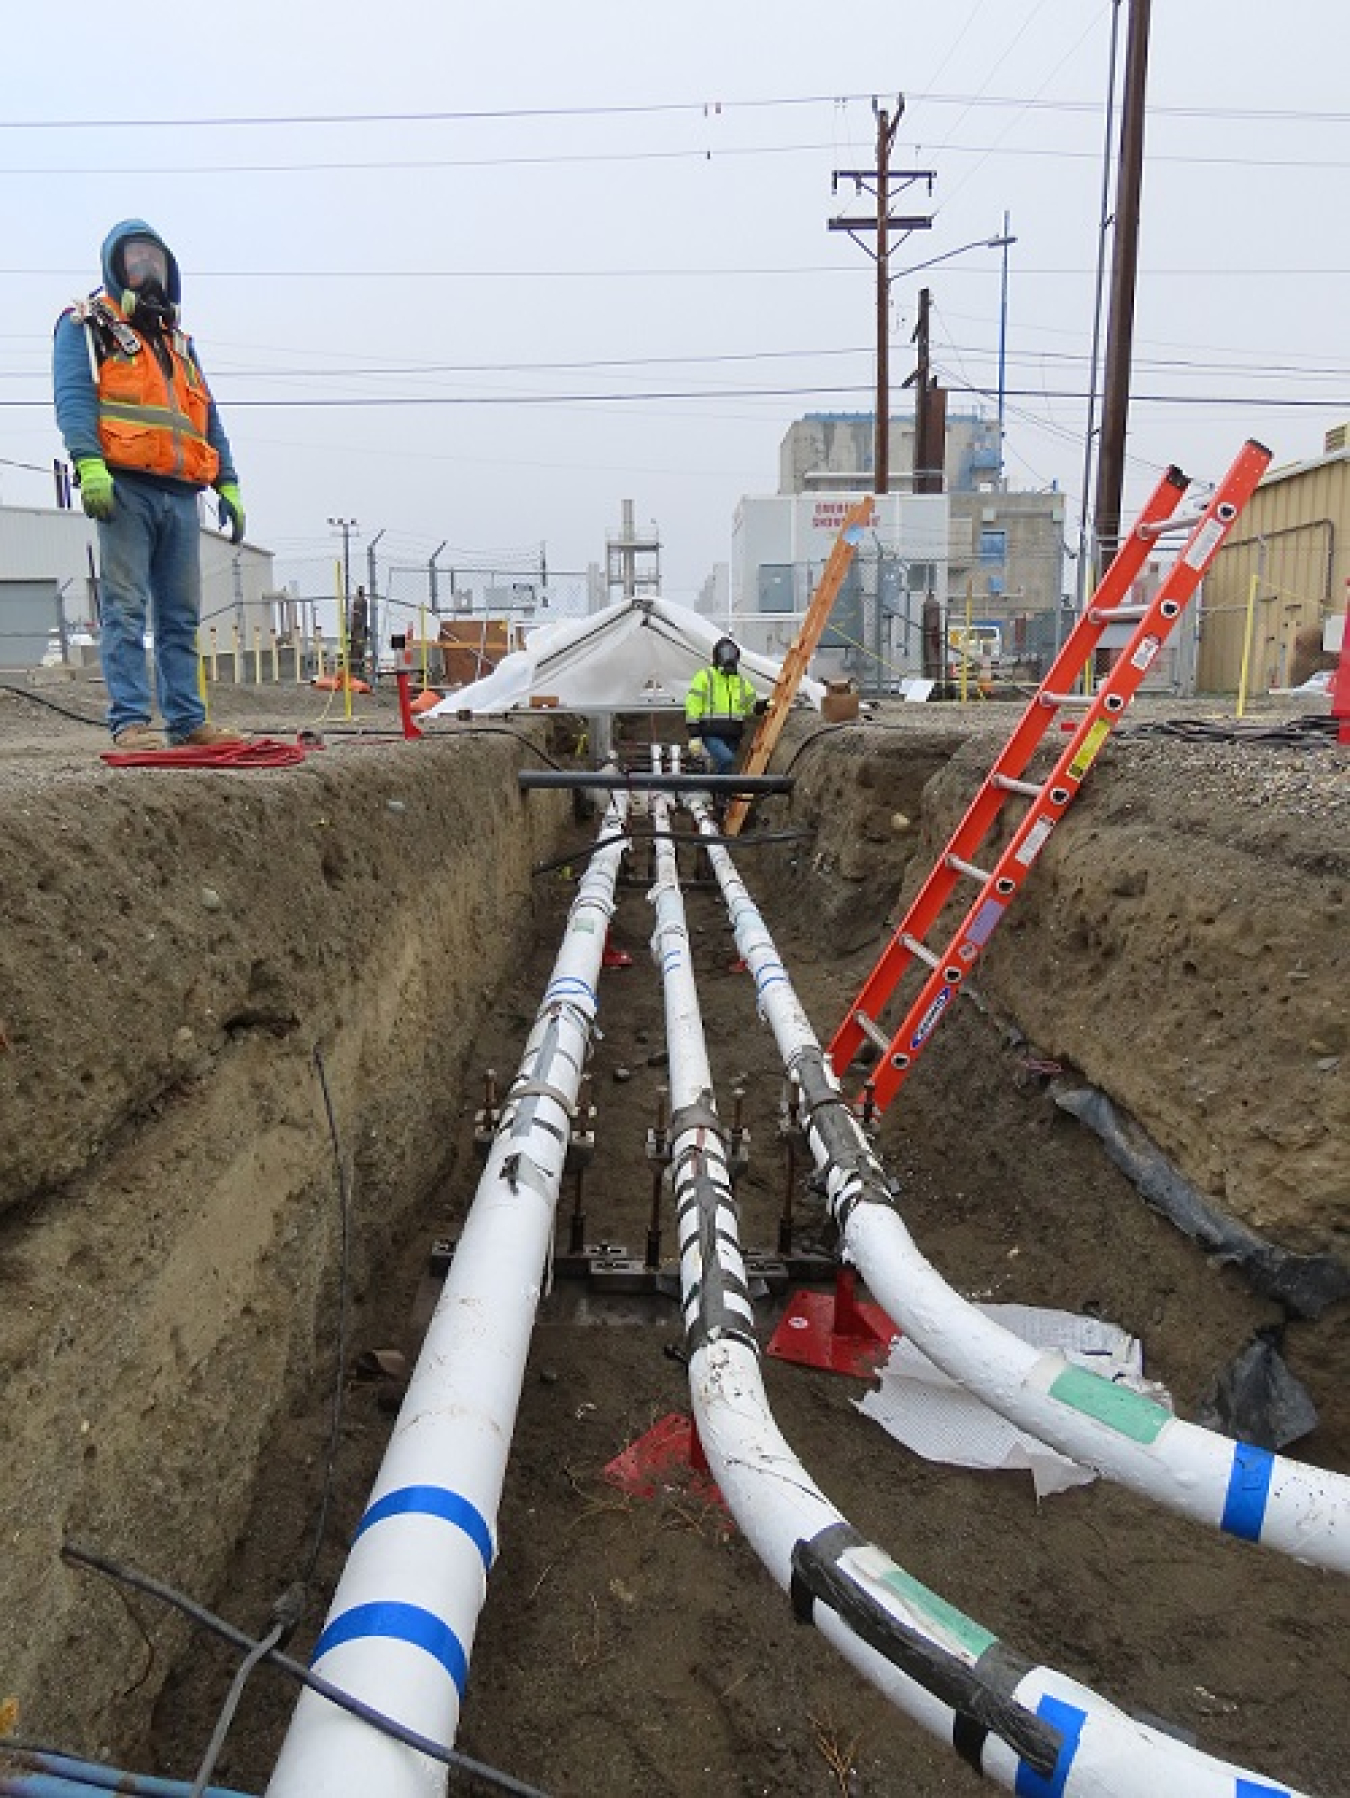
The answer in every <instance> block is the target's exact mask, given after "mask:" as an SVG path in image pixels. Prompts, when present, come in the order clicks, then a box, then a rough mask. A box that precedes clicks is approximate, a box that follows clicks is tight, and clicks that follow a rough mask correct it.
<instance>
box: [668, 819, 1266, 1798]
mask: <svg viewBox="0 0 1350 1798" xmlns="http://www.w3.org/2000/svg"><path fill="white" fill-rule="evenodd" d="M690 809H691V810H692V811H693V812H694V815H695V817H696V818H697V819H698V822H699V825H700V828H701V829H703V830H705V832H707V833H709V834H711V831H712V821H711V819H710V817H709V815H708V811H707V807H706V804H704V803H703V802H702V801H700V800H699V799H697V798H695V799H694V800H693V801H692V802H691V808H690ZM653 812H654V814H655V815H656V817H657V820H658V825H659V823H660V821H661V820H663V819H664V820H667V821H668V817H669V812H668V806H667V805H666V803H665V802H664V801H662V800H654V801H653ZM709 854H710V856H711V857H712V858H713V860H714V864H715V866H716V868H717V874H718V879H719V882H721V884H722V890H723V893H724V896H725V897H726V898H727V902H728V907H729V909H730V911H731V915H732V921H733V924H734V926H735V930H736V945H737V948H738V949H739V950H740V952H741V954H742V956H743V957H744V959H745V961H746V963H747V966H748V967H749V968H750V971H751V972H752V973H753V975H754V978H755V984H756V988H757V990H758V993H759V996H760V1003H761V1006H762V1008H763V1009H764V1010H765V1011H766V1012H767V1011H768V1010H769V1007H770V1005H772V1006H773V1008H774V1011H775V1012H776V1013H778V1014H779V1016H780V1019H781V1022H782V1023H783V1025H784V1026H786V1025H788V1024H789V1023H790V1022H791V1023H792V1026H793V1036H794V1040H796V1039H797V1038H798V1037H799V1036H800V1041H798V1044H797V1046H798V1048H799V1049H800V1048H803V1047H805V1045H806V1043H807V1042H809V1043H810V1044H811V1045H814V1047H815V1053H816V1054H817V1055H819V1053H820V1051H819V1045H818V1044H816V1042H815V1038H814V1036H813V1035H812V1034H811V1027H810V1024H809V1022H808V1021H807V1019H806V1017H805V1014H804V1013H802V1011H801V1008H800V1006H799V1004H798V1003H797V1000H796V997H795V995H794V993H793V991H792V987H791V984H790V982H789V981H788V977H787V972H786V970H785V968H784V967H783V965H782V962H781V961H780V960H779V958H778V956H777V953H776V951H775V950H774V948H773V943H772V939H771V938H770V937H769V933H768V930H767V929H766V927H765V925H764V922H763V919H762V918H761V917H760V915H759V913H758V911H757V910H756V908H755V906H754V904H753V901H752V900H751V899H750V896H749V894H748V893H747V892H746V890H745V888H744V885H743V883H742V882H741V881H740V879H739V877H738V876H737V875H736V872H735V869H734V867H733V866H732V863H731V858H730V856H729V855H728V854H727V852H726V851H725V850H723V849H719V848H716V847H713V846H711V845H710V846H709ZM657 855H658V879H657V885H656V888H655V889H654V897H655V902H656V905H657V920H658V921H657V932H656V936H655V938H654V939H653V951H654V953H655V955H656V957H657V960H658V963H659V965H660V968H661V974H662V980H663V982H664V984H665V995H666V1021H667V1036H668V1041H669V1048H670V1088H671V1104H672V1106H673V1108H674V1111H673V1115H672V1119H671V1154H672V1161H671V1166H672V1174H673V1179H674V1185H675V1200H676V1206H677V1212H678V1217H679V1227H680V1255H681V1260H680V1282H681V1290H682V1294H683V1299H684V1311H685V1329H686V1332H687V1336H688V1342H689V1348H690V1361H689V1383H690V1391H691V1395H692V1399H693V1406H694V1414H695V1417H696V1419H697V1422H698V1427H699V1432H700V1435H701V1438H702V1441H703V1445H704V1448H705V1450H706V1451H707V1456H708V1462H709V1466H710V1467H711V1469H712V1471H713V1473H714V1474H715V1476H716V1478H717V1481H718V1484H719V1485H720V1486H721V1488H722V1491H723V1494H724V1495H725V1497H726V1499H727V1502H728V1504H729V1505H730V1506H731V1510H732V1512H733V1514H734V1516H735V1518H736V1521H737V1523H739V1524H740V1526H741V1528H742V1529H743V1530H744V1532H745V1534H746V1536H747V1538H748V1539H749V1541H750V1542H751V1544H752V1546H753V1547H754V1548H755V1550H756V1552H757V1553H758V1554H759V1556H760V1558H761V1559H762V1560H763V1561H764V1563H765V1565H766V1567H767V1568H768V1569H769V1571H770V1572H771V1573H772V1574H773V1576H774V1577H775V1579H777V1580H778V1581H779V1583H780V1584H781V1585H783V1586H785V1587H786V1588H787V1589H788V1590H789V1591H790V1593H791V1596H792V1601H793V1608H794V1611H795V1612H796V1615H797V1616H798V1618H799V1620H801V1621H803V1622H807V1621H809V1622H812V1623H814V1624H815V1625H816V1627H817V1628H819V1629H820V1630H821V1632H822V1634H824V1635H826V1636H828V1637H829V1639H830V1640H831V1641H832V1642H833V1643H834V1645H835V1646H836V1647H837V1648H838V1649H839V1650H840V1652H841V1653H843V1654H844V1655H845V1657H846V1658H847V1659H848V1660H849V1661H850V1662H851V1663H852V1664H853V1665H854V1666H855V1667H857V1668H858V1669H859V1671H860V1672H862V1673H863V1674H864V1675H865V1676H866V1677H867V1678H868V1679H869V1680H871V1681H872V1683H873V1684H874V1685H876V1686H877V1687H878V1688H879V1689H880V1690H882V1691H883V1692H884V1693H885V1694H886V1695H887V1697H888V1698H890V1699H891V1701H892V1702H893V1703H895V1704H896V1705H898V1706H899V1707H900V1708H901V1709H903V1710H905V1711H906V1712H908V1713H909V1714H910V1715H911V1716H912V1717H914V1718H915V1719H916V1720H917V1721H918V1722H919V1723H921V1724H922V1725H923V1726H924V1727H925V1728H926V1729H928V1730H930V1731H931V1732H932V1733H933V1734H934V1735H936V1736H939V1737H941V1738H944V1739H946V1740H947V1741H949V1742H950V1743H951V1745H952V1746H953V1748H954V1749H955V1750H956V1752H957V1753H958V1754H960V1755H961V1756H962V1758H963V1759H965V1760H967V1761H969V1762H971V1764H972V1765H973V1766H974V1767H975V1768H976V1769H977V1770H978V1771H979V1772H980V1773H982V1774H983V1775H984V1776H985V1777H986V1778H989V1779H993V1780H996V1781H997V1782H998V1783H1000V1784H1001V1785H1003V1786H1005V1787H1007V1788H1009V1789H1010V1790H1012V1791H1014V1792H1017V1793H1019V1794H1042V1795H1044V1798H1050V1795H1054V1798H1060V1795H1061V1794H1062V1795H1063V1798H1159V1794H1161V1793H1167V1794H1168V1798H1298V1795H1297V1794H1296V1792H1295V1791H1294V1789H1293V1788H1292V1787H1289V1786H1284V1785H1271V1784H1269V1783H1267V1782H1265V1781H1263V1780H1261V1779H1258V1778H1256V1777H1255V1776H1254V1775H1252V1774H1251V1773H1248V1772H1246V1771H1244V1769H1242V1768H1240V1767H1238V1766H1235V1765H1233V1764H1232V1763H1230V1762H1226V1761H1220V1760H1216V1759H1215V1758H1213V1757H1212V1756H1211V1755H1207V1754H1204V1753H1202V1752H1201V1751H1200V1750H1199V1749H1195V1748H1191V1747H1189V1746H1187V1745H1186V1744H1184V1743H1182V1742H1179V1741H1177V1740H1176V1739H1175V1738H1174V1737H1172V1736H1170V1735H1166V1734H1164V1733H1163V1732H1162V1731H1161V1730H1157V1729H1154V1728H1151V1727H1150V1726H1149V1725H1147V1724H1144V1723H1140V1722H1137V1721H1136V1720H1135V1719H1134V1718H1132V1717H1129V1716H1127V1715H1126V1714H1125V1713H1124V1712H1123V1711H1120V1710H1118V1709H1117V1708H1116V1707H1115V1706H1114V1705H1113V1704H1111V1703H1109V1701H1107V1700H1106V1699H1104V1698H1101V1697H1099V1696H1098V1694H1096V1693H1095V1692H1093V1691H1091V1690H1090V1689H1089V1688H1088V1687H1086V1686H1083V1685H1080V1684H1079V1683H1078V1682H1077V1681H1076V1680H1072V1679H1070V1678H1068V1677H1067V1676H1066V1675H1064V1674H1062V1673H1058V1672H1056V1671H1055V1670H1054V1669H1053V1668H1050V1667H1044V1666H1035V1665H1033V1664H1031V1663H1030V1662H1028V1661H1026V1660H1024V1659H1023V1658H1022V1657H1021V1656H1020V1655H1019V1654H1017V1653H1016V1651H1015V1650H1013V1649H1011V1648H1009V1647H1007V1646H1006V1645H1005V1644H1003V1643H1002V1642H1000V1641H999V1639H998V1638H997V1637H996V1636H995V1635H994V1634H993V1633H992V1632H991V1631H989V1630H987V1629H985V1628H984V1627H983V1625H981V1624H979V1623H977V1622H976V1621H975V1620H974V1619H973V1618H970V1617H967V1616H965V1615H964V1614H963V1613H962V1612H960V1611H958V1610H957V1609H956V1608H955V1607H954V1606H952V1605H949V1604H947V1603H946V1602H945V1600H943V1599H942V1598H940V1597H938V1596H937V1595H936V1594H935V1593H933V1592H930V1591H928V1590H927V1588H926V1587H924V1586H923V1585H921V1584H920V1583H919V1581H917V1580H916V1579H914V1578H913V1577H912V1576H911V1575H910V1574H908V1573H906V1572H905V1570H904V1569H903V1568H902V1567H900V1566H899V1565H897V1563H896V1562H895V1561H893V1560H892V1559H891V1557H890V1556H889V1555H887V1554H886V1553H885V1552H884V1551H883V1550H882V1549H880V1548H877V1547H874V1546H873V1545H872V1544H870V1543H867V1542H865V1541H864V1540H863V1539H862V1538H861V1537H860V1536H859V1535H858V1534H857V1533H856V1532H855V1531H854V1530H853V1529H852V1528H851V1527H850V1526H849V1525H848V1523H847V1521H846V1520H845V1519H844V1518H843V1517H842V1515H841V1514H840V1513H839V1512H838V1511H837V1510H836V1509H835V1507H834V1506H833V1505H831V1504H830V1502H829V1500H828V1499H827V1498H826V1497H825V1496H824V1494H823V1493H822V1492H821V1491H820V1490H819V1488H818V1487H817V1486H816V1485H815V1482H814V1481H813V1480H812V1479H811V1478H810V1476H809V1475H808V1474H807V1472H806V1470H805V1469H804V1468H803V1467H802V1466H801V1464H800V1463H799V1462H798V1461H797V1459H796V1457H795V1456H794V1455H793V1454H792V1451H791V1449H790V1448H789V1447H788V1445H787V1443H786V1442H785V1441H784V1439H783V1437H782V1436H781V1435H780V1433H779V1431H778V1429H777V1426H776V1425H775V1424H774V1422H773V1418H772V1416H771V1414H770V1412H769V1408H768V1403H767V1400H766V1398H765V1394H764V1388H763V1384H762V1382H761V1379H760V1374H759V1368H758V1349H757V1345H756V1342H755V1338H754V1336H753V1334H752V1332H751V1330H750V1328H749V1325H748V1322H747V1319H748V1317H749V1312H750V1307H749V1300H748V1297H746V1296H742V1295H743V1289H744V1278H745V1276H744V1267H743V1265H742V1263H741V1260H740V1252H739V1248H738V1247H736V1246H735V1245H736V1241H737V1237H736V1207H735V1201H734V1199H733V1197H732V1194H731V1190H730V1182H729V1180H728V1178H727V1174H726V1156H725V1152H724V1150H723V1149H722V1147H721V1143H720V1138H719V1136H718V1132H717V1124H716V1113H715V1110H714V1108H713V1103H712V1083H711V1076H710V1074H709V1072H708V1064H707V1054H706V1049H705V1047H704V1044H703V1038H702V1028H701V1024H700V1023H699V1018H698V999H697V993H696V991H695V987H694V976H693V970H692V965H691V960H690V954H689V939H688V934H687V931H686V929H685V926H684V914H683V904H682V902H681V899H680V894H679V886H678V876H677V874H676V872H675V858H674V853H673V850H672V849H671V848H670V847H669V845H662V844H661V843H660V840H659V838H658V850H657ZM781 1046H782V1045H781V1040H780V1047H781ZM811 1102H812V1101H811V1098H810V1096H809V1095H808V1096H807V1098H806V1100H805V1103H806V1104H807V1105H808V1107H809V1105H810V1104H811ZM820 1102H821V1101H818V1103H820ZM849 1116H850V1117H851V1113H850V1114H849ZM808 1130H809V1131H811V1132H813V1133H814V1135H813V1147H814V1146H815V1139H816V1138H818V1137H819V1134H820V1132H819V1120H818V1118H816V1117H811V1116H808ZM830 1148H831V1152H832V1154H837V1155H838V1156H839V1157H840V1158H841V1163H842V1164H846V1165H847V1166H848V1167H849V1168H851V1169H852V1170H853V1171H854V1172H857V1171H858V1169H859V1168H860V1167H862V1166H863V1165H866V1166H867V1167H868V1168H869V1169H875V1170H876V1175H877V1178H878V1179H880V1178H881V1174H880V1169H879V1167H878V1166H877V1164H876V1162H875V1161H874V1159H873V1157H872V1155H871V1151H870V1149H869V1147H868V1146H867V1143H866V1140H865V1138H862V1137H861V1134H859V1136H858V1138H857V1140H856V1141H855V1143H854V1145H853V1148H852V1150H851V1151H848V1150H846V1149H845V1147H844V1144H843V1143H842V1142H837V1143H832V1144H831V1145H830ZM818 1159H819V1160H820V1161H821V1164H822V1165H823V1166H825V1167H827V1168H830V1169H832V1168H833V1167H834V1165H835V1164H834V1162H833V1161H832V1160H830V1159H829V1158H828V1157H825V1156H823V1154H818ZM846 1209H847V1208H846ZM869 1280H870V1275H869ZM953 1296H954V1295H953ZM1036 1727H1039V1729H1041V1730H1048V1731H1049V1732H1050V1735H1051V1738H1052V1741H1053V1750H1054V1751H1053V1762H1052V1765H1051V1767H1050V1768H1049V1769H1047V1768H1046V1767H1045V1766H1044V1765H1043V1764H1042V1765H1038V1764H1037V1759H1036V1757H1037V1756H1038V1755H1039V1754H1040V1752H1041V1750H1042V1747H1043V1743H1044V1737H1043V1736H1041V1735H1037V1734H1036V1733H1034V1731H1035V1728H1036Z"/></svg>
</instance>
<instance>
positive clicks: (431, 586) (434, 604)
mask: <svg viewBox="0 0 1350 1798" xmlns="http://www.w3.org/2000/svg"><path fill="white" fill-rule="evenodd" d="M449 541H450V539H449V538H448V537H447V538H446V539H445V543H438V544H437V545H436V548H435V551H434V552H433V554H432V557H431V560H430V561H429V562H428V563H427V589H428V594H429V597H430V599H431V616H432V617H433V618H439V617H440V615H441V608H440V605H439V603H438V595H437V590H436V557H437V556H439V555H440V553H441V551H442V550H443V549H444V548H445V544H446V543H448V542H449ZM454 590H455V577H454V575H453V574H452V575H451V576H450V591H451V592H452V593H453V592H454Z"/></svg>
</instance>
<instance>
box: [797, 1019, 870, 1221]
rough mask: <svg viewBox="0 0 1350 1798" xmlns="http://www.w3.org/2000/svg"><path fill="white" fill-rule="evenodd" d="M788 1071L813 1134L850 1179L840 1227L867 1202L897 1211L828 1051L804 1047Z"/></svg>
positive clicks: (840, 1201) (836, 1207)
mask: <svg viewBox="0 0 1350 1798" xmlns="http://www.w3.org/2000/svg"><path fill="white" fill-rule="evenodd" d="M788 1073H789V1074H790V1075H791V1076H792V1078H794V1079H795V1080H796V1082H797V1085H798V1086H799V1088H800V1089H801V1095H802V1109H803V1111H804V1112H805V1113H806V1127H807V1130H808V1132H810V1131H814V1132H815V1134H816V1135H817V1136H818V1137H819V1138H820V1143H821V1147H822V1148H823V1149H824V1151H825V1154H826V1157H827V1159H828V1161H829V1162H830V1164H831V1165H832V1166H834V1167H837V1168H839V1169H840V1170H841V1171H842V1172H843V1173H845V1174H847V1175H849V1176H850V1177H851V1178H850V1182H849V1189H848V1190H846V1191H845V1193H844V1194H843V1195H842V1196H840V1197H839V1198H837V1199H836V1200H835V1201H834V1204H833V1211H834V1218H835V1222H836V1223H837V1224H838V1226H839V1228H840V1229H841V1230H843V1229H844V1228H845V1227H846V1225H847V1224H848V1220H849V1218H850V1217H851V1216H852V1214H853V1210H854V1207H855V1206H857V1205H860V1204H863V1203H864V1202H866V1203H867V1204H871V1205H887V1206H889V1207H890V1208H891V1209H892V1210H894V1208H895V1195H894V1193H893V1192H892V1191H891V1185H890V1181H889V1180H888V1179H887V1177H886V1170H885V1169H884V1168H883V1167H882V1165H881V1163H880V1162H879V1161H878V1160H877V1158H876V1156H875V1155H874V1154H873V1153H872V1151H871V1150H870V1149H869V1148H868V1147H867V1144H866V1142H865V1141H864V1139H863V1135H862V1127H861V1125H860V1124H859V1123H858V1120H857V1118H856V1117H855V1116H854V1115H853V1111H852V1108H851V1107H850V1105H849V1103H848V1100H847V1099H846V1098H845V1097H844V1095H843V1094H842V1093H841V1092H840V1091H839V1088H838V1087H837V1086H835V1084H834V1082H833V1081H832V1080H831V1079H830V1077H829V1075H828V1074H827V1073H826V1072H825V1054H824V1051H823V1050H822V1049H819V1048H816V1047H814V1046H812V1047H808V1048H803V1049H799V1050H798V1051H797V1053H796V1054H795V1055H794V1056H793V1057H792V1061H791V1063H790V1064H789V1067H788ZM855 1183H856V1184H855Z"/></svg>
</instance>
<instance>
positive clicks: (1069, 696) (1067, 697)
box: [1039, 689, 1097, 706]
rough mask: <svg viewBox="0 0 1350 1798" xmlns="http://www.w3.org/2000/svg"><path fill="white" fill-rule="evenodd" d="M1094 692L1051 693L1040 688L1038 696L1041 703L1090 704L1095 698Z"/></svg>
mask: <svg viewBox="0 0 1350 1798" xmlns="http://www.w3.org/2000/svg"><path fill="white" fill-rule="evenodd" d="M1096 697H1097V695H1096V694H1095V693H1051V692H1048V691H1047V690H1045V689H1042V691H1041V693H1040V695H1039V698H1040V702H1041V704H1042V705H1083V706H1087V705H1091V704H1092V702H1093V701H1094V700H1095V699H1096Z"/></svg>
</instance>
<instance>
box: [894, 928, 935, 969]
mask: <svg viewBox="0 0 1350 1798" xmlns="http://www.w3.org/2000/svg"><path fill="white" fill-rule="evenodd" d="M900 941H901V942H902V943H903V944H904V945H905V947H906V949H908V950H909V952H910V954H911V955H915V956H917V957H918V959H919V960H920V961H926V962H927V963H928V965H929V967H930V968H936V967H940V966H941V963H942V958H941V956H938V955H934V953H933V951H932V950H931V949H930V948H929V947H928V945H927V943H921V942H920V941H919V939H918V937H916V936H911V935H910V934H909V932H908V931H906V932H905V934H904V935H903V936H902V937H901V938H900Z"/></svg>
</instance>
